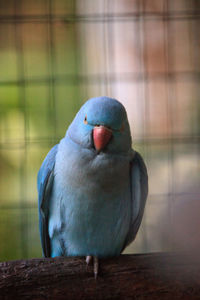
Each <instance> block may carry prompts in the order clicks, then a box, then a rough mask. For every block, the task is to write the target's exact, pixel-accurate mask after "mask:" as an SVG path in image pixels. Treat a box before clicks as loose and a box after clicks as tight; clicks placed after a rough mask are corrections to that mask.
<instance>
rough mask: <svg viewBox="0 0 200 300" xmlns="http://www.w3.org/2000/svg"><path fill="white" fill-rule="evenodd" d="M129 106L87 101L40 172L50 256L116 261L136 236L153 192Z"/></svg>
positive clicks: (43, 224) (41, 218)
mask: <svg viewBox="0 0 200 300" xmlns="http://www.w3.org/2000/svg"><path fill="white" fill-rule="evenodd" d="M131 144H132V141H131V134H130V128H129V123H128V119H127V114H126V110H125V108H124V106H123V105H122V104H121V103H120V102H119V101H117V100H115V99H112V98H108V97H97V98H92V99H90V100H88V101H87V102H86V103H85V104H84V105H83V106H82V107H81V109H80V110H79V112H78V113H77V115H76V116H75V118H74V120H73V122H72V123H71V125H70V126H69V128H68V130H67V132H66V135H65V137H64V138H63V139H62V140H61V141H60V143H59V144H57V145H55V146H54V147H53V148H52V149H51V150H50V152H49V153H48V154H47V156H46V158H45V159H44V161H43V163H42V166H41V168H40V170H39V172H38V180H37V184H38V195H39V196H38V198H39V200H38V202H39V227H40V236H41V244H42V248H43V254H44V256H45V257H56V256H85V257H86V262H87V263H88V264H89V263H90V262H91V261H92V259H94V261H93V264H94V274H95V277H96V276H97V274H98V259H99V258H104V257H110V256H118V255H120V253H121V252H122V251H123V250H124V249H125V247H126V246H127V245H129V244H130V243H131V242H132V241H133V240H134V238H135V236H136V234H137V231H138V229H139V226H140V223H141V220H142V216H143V212H144V207H145V202H146V198H147V193H148V176H147V170H146V167H145V164H144V161H143V159H142V157H141V156H140V154H139V153H138V152H136V151H135V150H133V149H132V148H131Z"/></svg>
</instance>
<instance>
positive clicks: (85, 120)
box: [84, 116, 88, 124]
mask: <svg viewBox="0 0 200 300" xmlns="http://www.w3.org/2000/svg"><path fill="white" fill-rule="evenodd" d="M87 123H88V122H87V116H85V119H84V124H87Z"/></svg>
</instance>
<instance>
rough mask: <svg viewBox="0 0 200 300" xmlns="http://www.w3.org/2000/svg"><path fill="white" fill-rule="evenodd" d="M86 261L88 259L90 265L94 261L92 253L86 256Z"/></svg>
mask: <svg viewBox="0 0 200 300" xmlns="http://www.w3.org/2000/svg"><path fill="white" fill-rule="evenodd" d="M85 261H86V264H87V265H89V264H90V263H91V262H92V256H91V255H88V256H86V259H85Z"/></svg>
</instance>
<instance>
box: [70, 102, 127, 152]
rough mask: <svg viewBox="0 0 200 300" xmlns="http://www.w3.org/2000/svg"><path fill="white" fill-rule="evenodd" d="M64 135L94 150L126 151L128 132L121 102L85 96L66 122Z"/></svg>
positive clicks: (124, 111) (125, 115)
mask: <svg viewBox="0 0 200 300" xmlns="http://www.w3.org/2000/svg"><path fill="white" fill-rule="evenodd" d="M66 136H68V137H69V138H71V139H72V140H73V141H74V142H76V143H77V144H79V145H81V146H82V147H84V148H89V149H93V150H96V152H97V154H99V153H101V152H104V153H115V152H117V153H120V152H127V151H129V150H130V148H131V134H130V128H129V123H128V119H127V114H126V110H125V108H124V106H123V105H122V104H121V103H120V102H119V101H117V100H115V99H112V98H108V97H97V98H92V99H90V100H88V101H87V102H86V103H85V104H84V105H83V106H82V107H81V109H80V110H79V112H78V113H77V115H76V116H75V118H74V120H73V122H72V123H71V125H70V126H69V128H68V130H67V133H66Z"/></svg>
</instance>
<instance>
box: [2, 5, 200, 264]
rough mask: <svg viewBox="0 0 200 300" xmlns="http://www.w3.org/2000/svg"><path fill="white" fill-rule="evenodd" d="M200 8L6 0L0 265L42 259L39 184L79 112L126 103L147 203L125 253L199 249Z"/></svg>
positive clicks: (3, 6)
mask: <svg viewBox="0 0 200 300" xmlns="http://www.w3.org/2000/svg"><path fill="white" fill-rule="evenodd" d="M199 79H200V1H198V0H197V1H195V0H190V1H188V0H175V1H174V0H151V1H150V0H138V1H137V0H76V1H75V0H74V1H70V0H29V1H25V0H0V241H1V242H0V260H1V261H4V260H12V259H21V258H31V257H41V255H42V252H41V246H40V240H39V231H38V209H37V190H36V176H37V172H38V169H39V167H40V165H41V163H42V161H43V159H44V157H45V156H46V154H47V152H48V151H49V149H50V148H51V147H52V146H53V145H54V144H56V143H57V142H58V141H59V140H60V139H61V138H62V137H63V136H64V134H65V131H66V129H67V127H68V125H69V124H70V123H71V121H72V119H73V118H74V115H75V113H76V112H77V111H78V109H79V108H80V106H81V105H82V104H83V103H84V102H85V101H86V100H87V99H88V98H91V97H94V96H101V95H107V96H111V97H113V98H117V99H118V100H120V101H121V102H122V103H123V104H124V105H125V107H126V109H127V112H128V117H129V121H130V124H131V132H132V137H133V147H134V148H135V149H136V150H138V151H139V152H140V153H141V154H142V155H143V157H144V159H145V162H146V164H147V168H148V173H149V197H148V201H147V205H146V210H145V215H144V218H143V222H142V226H141V228H140V230H139V233H138V235H137V238H136V240H135V242H134V243H132V245H130V246H129V247H128V248H127V249H126V252H127V253H138V252H153V251H171V250H177V249H186V250H188V249H191V248H197V247H199V246H200V218H199V213H200V199H199V198H200V197H199V195H200V162H199V154H200V144H199V142H200V122H199V119H200V84H199Z"/></svg>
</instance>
